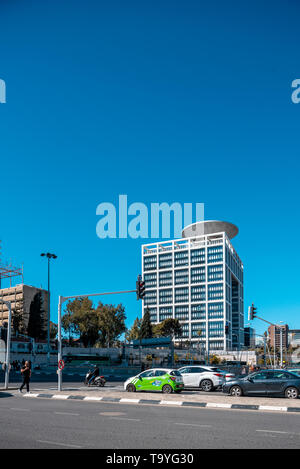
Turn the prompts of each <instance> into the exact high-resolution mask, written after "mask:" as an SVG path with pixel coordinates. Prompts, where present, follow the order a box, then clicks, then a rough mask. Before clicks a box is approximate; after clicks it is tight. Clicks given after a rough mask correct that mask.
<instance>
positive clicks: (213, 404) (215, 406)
mask: <svg viewBox="0 0 300 469" xmlns="http://www.w3.org/2000/svg"><path fill="white" fill-rule="evenodd" d="M23 397H32V398H42V399H57V400H59V399H61V400H64V401H66V400H77V401H84V402H104V403H105V402H106V403H112V402H113V403H119V404H131V403H132V404H138V405H164V406H175V407H200V408H208V409H228V410H230V409H231V410H256V411H273V412H300V407H285V406H266V405H247V404H245V405H244V404H221V403H216V402H192V401H168V400H154V399H130V398H124V397H123V398H119V397H93V396H78V395H66V394H48V393H47V394H46V393H38V394H37V393H29V394H27V393H25V394H24V395H23Z"/></svg>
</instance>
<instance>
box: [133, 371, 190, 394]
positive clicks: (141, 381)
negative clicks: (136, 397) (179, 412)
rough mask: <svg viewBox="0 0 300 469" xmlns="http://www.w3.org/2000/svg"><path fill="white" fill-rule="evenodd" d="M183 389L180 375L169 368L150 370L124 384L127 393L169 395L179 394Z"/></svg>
mask: <svg viewBox="0 0 300 469" xmlns="http://www.w3.org/2000/svg"><path fill="white" fill-rule="evenodd" d="M183 388H184V385H183V379H182V376H181V374H180V373H179V371H177V370H173V369H171V368H152V369H150V370H146V371H143V372H142V373H140V374H138V375H136V376H133V377H131V378H128V380H127V381H125V383H124V389H125V390H126V391H128V392H136V391H161V392H163V393H167V394H170V393H172V392H175V393H180V392H181V391H182V390H183Z"/></svg>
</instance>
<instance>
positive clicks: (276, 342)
mask: <svg viewBox="0 0 300 469" xmlns="http://www.w3.org/2000/svg"><path fill="white" fill-rule="evenodd" d="M281 330H282V333H281ZM288 333H289V326H288V325H287V324H283V325H282V326H277V325H275V324H274V325H272V326H269V327H268V335H269V346H270V347H273V348H280V343H281V342H280V340H281V339H280V337H281V334H282V347H283V348H285V349H287V348H288V346H289V340H288Z"/></svg>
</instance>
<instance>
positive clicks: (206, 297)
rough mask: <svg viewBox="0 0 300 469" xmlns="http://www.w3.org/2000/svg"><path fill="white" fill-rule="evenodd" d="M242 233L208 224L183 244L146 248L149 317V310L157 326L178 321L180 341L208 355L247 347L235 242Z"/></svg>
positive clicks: (192, 230)
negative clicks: (200, 347)
mask: <svg viewBox="0 0 300 469" xmlns="http://www.w3.org/2000/svg"><path fill="white" fill-rule="evenodd" d="M237 233H238V228H237V227H236V226H235V225H233V224H232V223H228V222H223V221H208V220H207V221H202V222H197V223H194V224H192V225H189V226H187V227H185V228H184V229H183V231H182V238H181V239H175V240H170V241H163V242H158V243H151V244H145V245H143V246H142V276H143V279H144V281H145V288H146V294H145V298H144V302H143V314H144V312H145V310H146V308H149V310H150V316H151V321H152V322H153V323H158V322H161V321H163V320H164V319H167V318H177V319H178V320H179V321H180V323H181V325H182V329H183V333H182V336H181V337H178V340H184V339H185V340H187V339H189V340H190V341H191V342H192V343H194V344H195V345H196V344H198V343H199V342H200V343H201V342H202V344H203V345H204V346H205V349H206V350H210V351H214V350H215V351H218V350H232V349H239V348H240V347H242V346H243V345H244V300H243V297H244V291H243V264H242V262H241V260H240V258H239V256H238V255H237V253H236V251H235V249H234V248H233V246H232V243H231V239H232V238H234V237H235V236H236V235H237ZM199 331H201V332H199Z"/></svg>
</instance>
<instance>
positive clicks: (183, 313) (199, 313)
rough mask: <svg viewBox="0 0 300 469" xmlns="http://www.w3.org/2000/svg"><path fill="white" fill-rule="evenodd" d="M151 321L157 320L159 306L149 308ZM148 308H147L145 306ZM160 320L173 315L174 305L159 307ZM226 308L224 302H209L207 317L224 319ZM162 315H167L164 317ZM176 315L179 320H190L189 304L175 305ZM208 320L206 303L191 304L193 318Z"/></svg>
mask: <svg viewBox="0 0 300 469" xmlns="http://www.w3.org/2000/svg"><path fill="white" fill-rule="evenodd" d="M148 309H149V312H150V316H151V321H153V322H157V308H148ZM145 310H146V308H145ZM158 310H159V322H161V321H164V319H166V318H169V317H170V318H172V317H173V306H165V307H164V306H162V307H160V308H159V309H158ZM223 315H224V309H223V303H208V308H207V317H208V319H223ZM162 316H165V317H164V319H162ZM174 317H175V318H176V319H178V320H179V321H188V320H189V305H181V306H175V307H174ZM197 319H198V320H206V305H205V303H199V304H193V305H191V320H197Z"/></svg>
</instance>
